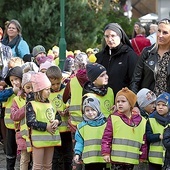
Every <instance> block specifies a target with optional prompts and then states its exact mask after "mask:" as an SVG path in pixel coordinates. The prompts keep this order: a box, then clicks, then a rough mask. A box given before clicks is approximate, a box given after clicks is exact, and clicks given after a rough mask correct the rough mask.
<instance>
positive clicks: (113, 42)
mask: <svg viewBox="0 0 170 170" xmlns="http://www.w3.org/2000/svg"><path fill="white" fill-rule="evenodd" d="M104 38H105V41H106V44H107V45H108V46H109V47H110V49H111V48H115V47H117V46H118V45H119V44H120V42H121V39H120V37H119V36H118V35H117V33H116V32H115V31H113V30H109V29H107V30H106V31H105V33H104Z"/></svg>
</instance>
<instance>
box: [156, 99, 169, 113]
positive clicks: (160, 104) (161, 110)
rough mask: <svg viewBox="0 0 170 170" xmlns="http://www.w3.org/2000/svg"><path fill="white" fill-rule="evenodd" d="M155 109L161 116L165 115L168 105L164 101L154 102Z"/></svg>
mask: <svg viewBox="0 0 170 170" xmlns="http://www.w3.org/2000/svg"><path fill="white" fill-rule="evenodd" d="M156 110H157V112H158V113H159V115H161V116H166V115H167V114H168V110H169V109H168V106H167V104H165V103H164V102H161V101H160V102H158V103H157V104H156Z"/></svg>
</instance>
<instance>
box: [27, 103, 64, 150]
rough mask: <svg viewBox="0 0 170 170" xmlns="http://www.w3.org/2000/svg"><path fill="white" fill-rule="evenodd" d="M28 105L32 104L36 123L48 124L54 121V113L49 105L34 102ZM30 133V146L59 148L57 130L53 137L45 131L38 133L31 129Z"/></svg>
mask: <svg viewBox="0 0 170 170" xmlns="http://www.w3.org/2000/svg"><path fill="white" fill-rule="evenodd" d="M30 103H31V104H32V107H33V109H34V112H35V114H36V120H37V121H40V122H45V123H49V121H50V120H54V119H55V112H54V108H53V106H52V104H51V103H42V102H36V101H31V102H30ZM31 132H32V133H31V140H32V145H33V146H34V147H36V148H41V147H51V146H61V138H60V133H59V130H58V129H57V130H56V132H55V134H53V135H51V134H50V133H49V132H47V131H39V130H34V129H31Z"/></svg>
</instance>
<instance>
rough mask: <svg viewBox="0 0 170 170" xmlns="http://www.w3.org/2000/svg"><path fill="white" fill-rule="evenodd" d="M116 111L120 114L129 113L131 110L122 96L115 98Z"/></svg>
mask: <svg viewBox="0 0 170 170" xmlns="http://www.w3.org/2000/svg"><path fill="white" fill-rule="evenodd" d="M116 106H117V110H118V111H119V112H121V113H125V112H129V111H130V110H131V106H130V103H129V101H128V100H127V98H126V97H125V96H123V95H120V96H118V97H117V104H116Z"/></svg>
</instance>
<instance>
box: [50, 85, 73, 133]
mask: <svg viewBox="0 0 170 170" xmlns="http://www.w3.org/2000/svg"><path fill="white" fill-rule="evenodd" d="M64 89H65V88H63V89H62V90H60V91H59V92H54V93H50V96H49V100H50V101H51V103H52V104H53V106H54V108H55V109H56V111H64V110H65V109H66V104H65V103H64V102H63V93H64ZM61 120H62V123H61V125H60V126H59V127H58V129H59V131H60V132H69V131H70V129H69V127H68V116H61Z"/></svg>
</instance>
